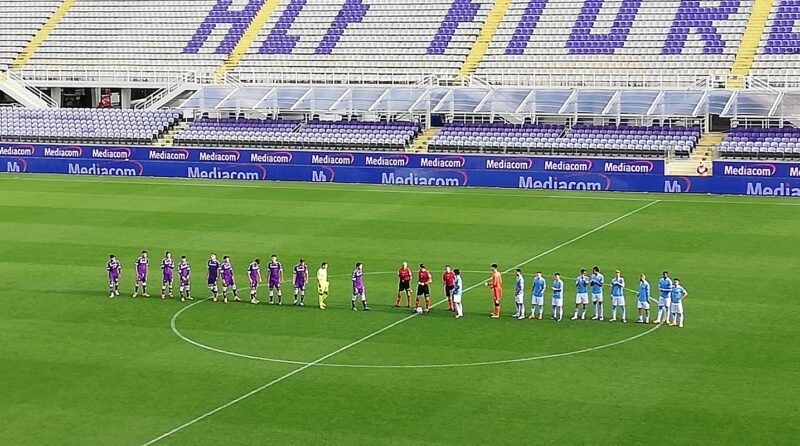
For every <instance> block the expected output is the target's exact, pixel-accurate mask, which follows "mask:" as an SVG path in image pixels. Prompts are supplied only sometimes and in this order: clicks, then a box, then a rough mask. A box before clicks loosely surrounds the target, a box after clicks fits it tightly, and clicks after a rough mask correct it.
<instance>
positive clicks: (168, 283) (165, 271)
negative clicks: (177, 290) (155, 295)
mask: <svg viewBox="0 0 800 446" xmlns="http://www.w3.org/2000/svg"><path fill="white" fill-rule="evenodd" d="M174 269H175V261H174V260H172V253H171V252H169V251H167V252H166V253H165V254H164V259H163V260H161V271H162V280H161V300H164V299H166V294H165V293H166V292H167V288H169V298H170V299H172V282H173V280H172V279H173V274H172V272H173V270H174Z"/></svg>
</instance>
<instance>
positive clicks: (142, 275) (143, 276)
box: [136, 273, 147, 282]
mask: <svg viewBox="0 0 800 446" xmlns="http://www.w3.org/2000/svg"><path fill="white" fill-rule="evenodd" d="M136 281H137V282H147V273H136Z"/></svg>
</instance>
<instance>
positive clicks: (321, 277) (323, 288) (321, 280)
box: [317, 262, 330, 310]
mask: <svg viewBox="0 0 800 446" xmlns="http://www.w3.org/2000/svg"><path fill="white" fill-rule="evenodd" d="M329 285H330V284H329V283H328V262H322V265H320V267H319V269H318V270H317V290H318V291H319V309H320V310H324V309H325V307H327V305H326V304H325V301H326V300H328V287H329Z"/></svg>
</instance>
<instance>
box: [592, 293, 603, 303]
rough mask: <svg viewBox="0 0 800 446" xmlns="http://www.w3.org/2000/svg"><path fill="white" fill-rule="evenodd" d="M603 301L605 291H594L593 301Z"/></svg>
mask: <svg viewBox="0 0 800 446" xmlns="http://www.w3.org/2000/svg"><path fill="white" fill-rule="evenodd" d="M602 301H603V293H592V302H593V303H594V302H602Z"/></svg>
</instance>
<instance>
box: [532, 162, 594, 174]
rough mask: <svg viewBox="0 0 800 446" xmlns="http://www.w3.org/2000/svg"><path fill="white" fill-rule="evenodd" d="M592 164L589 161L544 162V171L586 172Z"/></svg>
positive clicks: (590, 168)
mask: <svg viewBox="0 0 800 446" xmlns="http://www.w3.org/2000/svg"><path fill="white" fill-rule="evenodd" d="M593 165H594V163H593V162H592V160H590V159H566V160H558V161H555V160H545V162H544V170H548V171H550V170H554V171H558V172H588V171H590V170H592V166H593Z"/></svg>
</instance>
